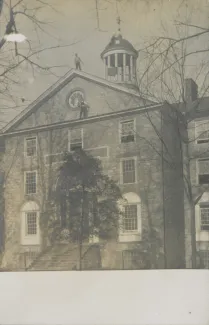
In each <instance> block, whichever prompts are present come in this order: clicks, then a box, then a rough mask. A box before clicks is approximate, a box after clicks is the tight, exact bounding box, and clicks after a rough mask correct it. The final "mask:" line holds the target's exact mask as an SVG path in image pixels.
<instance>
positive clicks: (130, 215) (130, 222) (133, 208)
mask: <svg viewBox="0 0 209 325" xmlns="http://www.w3.org/2000/svg"><path fill="white" fill-rule="evenodd" d="M137 221H138V220H137V205H136V204H131V205H125V210H124V217H123V231H124V232H129V231H137V230H138V222H137Z"/></svg>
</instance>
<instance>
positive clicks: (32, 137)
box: [24, 135, 38, 158]
mask: <svg viewBox="0 0 209 325" xmlns="http://www.w3.org/2000/svg"><path fill="white" fill-rule="evenodd" d="M30 139H36V154H35V155H33V156H28V155H27V140H30ZM37 150H38V145H37V136H36V135H34V136H30V137H25V139H24V153H25V157H27V158H33V157H37Z"/></svg>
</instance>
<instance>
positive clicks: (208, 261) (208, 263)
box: [200, 250, 209, 269]
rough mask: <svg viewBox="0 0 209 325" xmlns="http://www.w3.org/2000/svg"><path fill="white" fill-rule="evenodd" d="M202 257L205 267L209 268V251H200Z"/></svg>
mask: <svg viewBox="0 0 209 325" xmlns="http://www.w3.org/2000/svg"><path fill="white" fill-rule="evenodd" d="M200 257H201V260H202V262H203V265H204V268H205V269H209V251H206V250H205V251H203V250H202V251H200Z"/></svg>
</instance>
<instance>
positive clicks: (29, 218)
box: [21, 201, 40, 245]
mask: <svg viewBox="0 0 209 325" xmlns="http://www.w3.org/2000/svg"><path fill="white" fill-rule="evenodd" d="M39 215H40V210H39V206H38V204H37V203H36V202H34V201H28V202H27V203H25V204H24V205H23V207H22V209H21V245H39V244H40V228H39Z"/></svg>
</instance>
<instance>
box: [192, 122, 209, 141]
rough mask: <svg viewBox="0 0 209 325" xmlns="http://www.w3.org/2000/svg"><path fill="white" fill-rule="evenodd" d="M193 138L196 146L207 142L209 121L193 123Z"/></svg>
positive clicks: (208, 138)
mask: <svg viewBox="0 0 209 325" xmlns="http://www.w3.org/2000/svg"><path fill="white" fill-rule="evenodd" d="M195 137H196V141H197V143H198V144H201V143H207V142H209V121H208V120H202V121H196V122H195Z"/></svg>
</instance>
